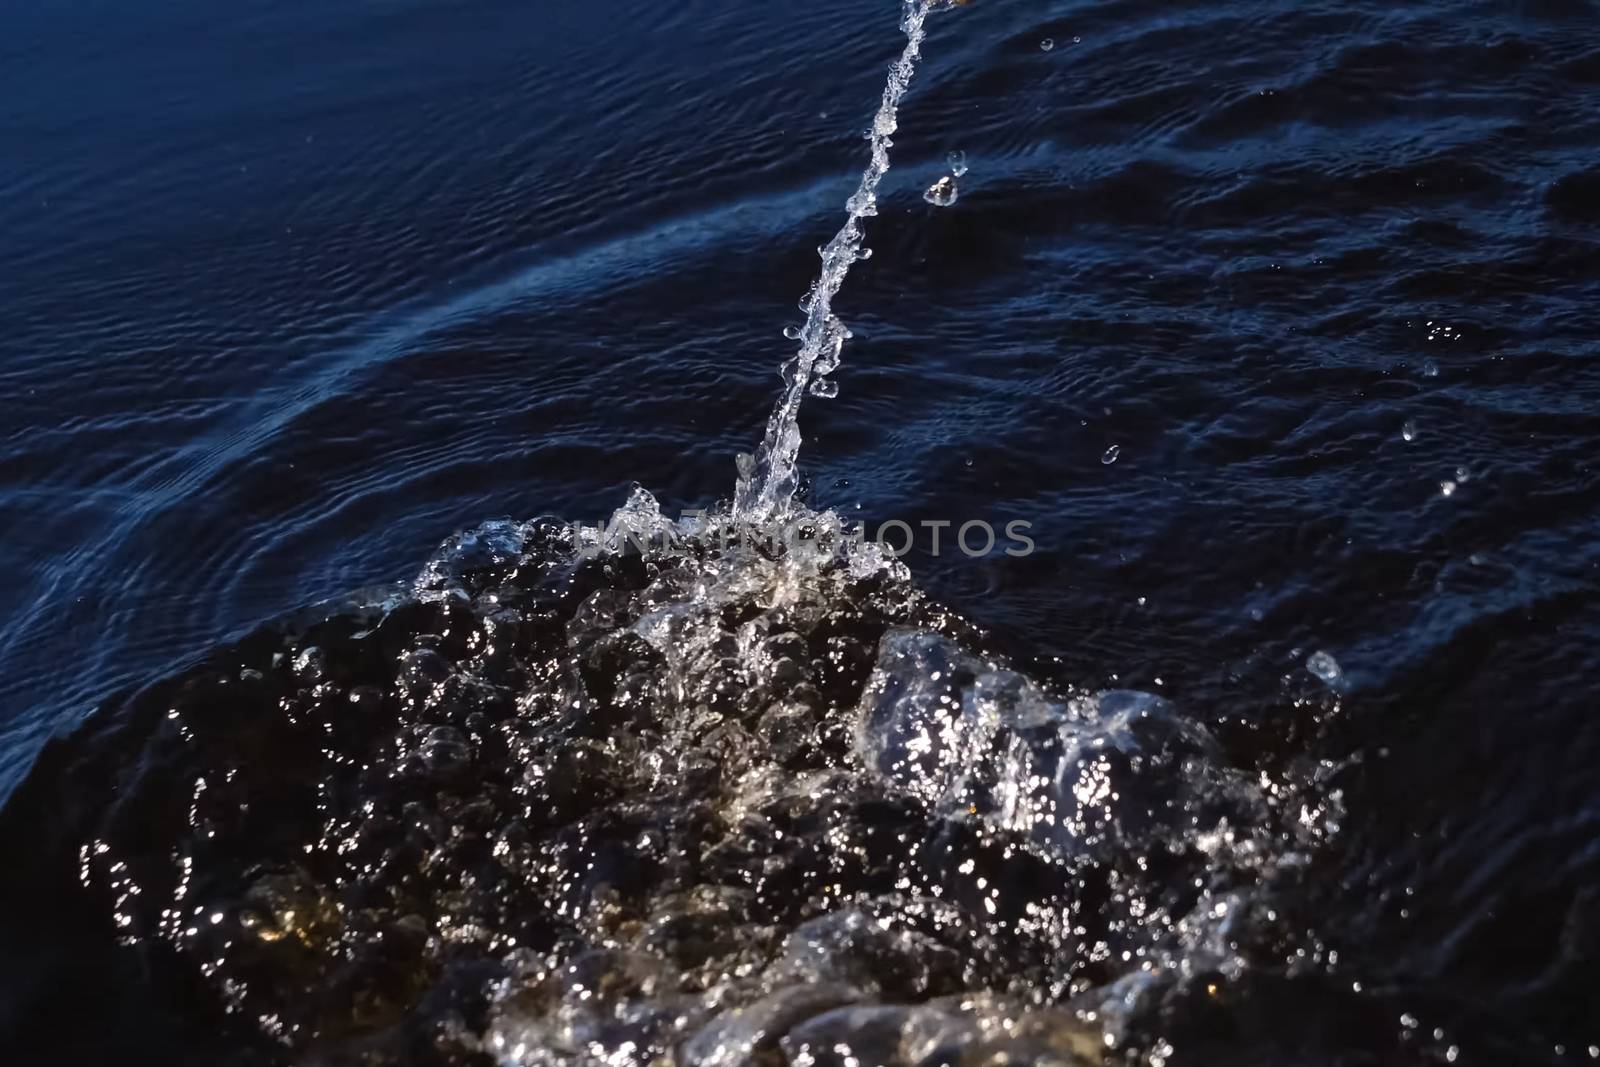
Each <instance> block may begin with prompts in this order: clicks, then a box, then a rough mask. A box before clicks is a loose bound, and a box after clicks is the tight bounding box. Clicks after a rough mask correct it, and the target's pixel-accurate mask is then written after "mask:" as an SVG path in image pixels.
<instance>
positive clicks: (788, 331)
mask: <svg viewBox="0 0 1600 1067" xmlns="http://www.w3.org/2000/svg"><path fill="white" fill-rule="evenodd" d="M783 336H785V337H787V338H788V339H789V340H791V341H798V340H800V327H798V326H792V325H791V326H785V327H784V328H783ZM1407 440H1410V438H1407Z"/></svg>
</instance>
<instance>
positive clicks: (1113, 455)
mask: <svg viewBox="0 0 1600 1067" xmlns="http://www.w3.org/2000/svg"><path fill="white" fill-rule="evenodd" d="M1120 455H1122V446H1121V445H1112V446H1111V447H1110V448H1108V449H1106V454H1105V455H1103V456H1101V457H1100V462H1101V463H1104V464H1105V465H1106V466H1108V467H1109V466H1111V465H1112V464H1113V463H1115V462H1116V461H1117V457H1118V456H1120Z"/></svg>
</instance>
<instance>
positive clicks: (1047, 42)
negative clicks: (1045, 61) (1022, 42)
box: [1039, 37, 1056, 52]
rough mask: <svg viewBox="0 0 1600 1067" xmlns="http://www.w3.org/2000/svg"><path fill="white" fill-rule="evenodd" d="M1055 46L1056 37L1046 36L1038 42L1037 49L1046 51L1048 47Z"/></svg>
mask: <svg viewBox="0 0 1600 1067" xmlns="http://www.w3.org/2000/svg"><path fill="white" fill-rule="evenodd" d="M1055 46H1056V39H1055V38H1054V37H1046V38H1045V39H1044V40H1042V41H1040V42H1039V51H1041V52H1048V51H1050V49H1052V48H1054V47H1055Z"/></svg>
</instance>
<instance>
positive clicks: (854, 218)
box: [734, 0, 946, 523]
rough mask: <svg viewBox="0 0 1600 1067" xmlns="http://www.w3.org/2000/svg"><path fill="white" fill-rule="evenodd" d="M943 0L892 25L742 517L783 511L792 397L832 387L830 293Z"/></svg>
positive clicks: (874, 197)
mask: <svg viewBox="0 0 1600 1067" xmlns="http://www.w3.org/2000/svg"><path fill="white" fill-rule="evenodd" d="M945 2H946V0H905V2H904V12H903V14H902V16H901V19H900V28H901V30H902V31H904V33H905V35H906V45H905V49H904V50H903V51H902V52H901V53H900V58H899V59H897V60H895V62H894V63H893V64H891V65H890V67H889V80H888V83H887V84H886V85H885V86H884V87H883V101H882V103H881V104H880V105H879V106H878V113H877V115H876V116H874V118H873V120H872V129H871V131H870V133H869V134H868V139H869V140H870V141H871V143H872V158H871V159H870V160H869V161H868V163H867V169H866V170H865V171H864V172H862V175H861V184H860V185H859V186H858V187H857V188H856V191H855V193H854V194H853V195H852V196H851V197H850V199H849V200H848V201H847V202H846V204H845V207H846V209H847V210H848V212H849V215H848V217H847V218H846V219H845V222H844V225H843V226H842V227H841V228H840V229H839V232H838V233H836V234H835V235H834V237H833V240H831V241H829V242H828V243H827V244H826V245H824V246H823V247H822V249H821V255H822V270H821V272H820V273H819V274H818V275H817V280H816V282H815V283H813V284H812V286H811V291H810V292H809V293H807V294H806V296H805V298H804V299H803V300H801V302H800V310H802V311H804V312H805V313H806V321H805V325H804V326H802V327H801V329H800V335H799V340H800V351H799V352H798V353H796V354H795V356H794V358H793V359H791V360H790V361H789V362H788V363H787V364H785V365H784V368H783V384H784V387H783V395H782V397H781V398H780V399H779V401H778V405H777V407H776V408H774V409H773V412H772V416H771V418H769V419H768V420H767V432H766V436H765V437H764V438H763V439H762V442H761V445H760V447H759V448H758V449H757V450H756V453H755V455H754V456H750V455H743V456H740V457H739V483H738V488H737V489H736V490H735V493H734V514H735V516H737V517H738V518H740V519H742V520H744V521H746V522H752V523H758V522H764V521H767V520H770V519H772V518H775V517H778V516H782V515H784V514H786V513H787V512H788V511H789V510H790V508H791V506H792V504H793V501H794V494H795V489H796V487H797V486H798V483H799V473H798V470H797V468H796V460H797V458H798V456H799V453H800V427H799V421H798V420H799V416H800V403H801V401H802V400H803V399H804V398H805V394H806V393H807V392H808V391H809V392H811V393H813V394H814V395H817V396H823V397H827V396H832V395H833V394H834V393H836V392H837V391H838V390H837V387H836V386H835V385H834V383H832V382H830V381H825V380H826V378H827V375H828V374H830V373H832V372H833V370H834V369H836V368H837V367H838V365H839V355H840V352H841V350H842V349H843V347H844V342H845V341H846V340H848V339H849V337H850V331H849V330H848V329H847V328H846V327H845V325H844V323H842V322H840V321H839V318H838V316H836V315H835V314H834V313H833V298H834V297H835V296H837V295H838V294H839V289H840V288H841V287H842V286H843V285H844V279H845V276H846V275H847V274H849V273H850V267H851V265H852V264H854V263H856V262H857V261H858V260H861V259H865V258H866V255H865V254H864V252H863V249H862V247H861V241H862V237H863V234H862V229H861V224H862V220H863V219H868V218H871V217H872V216H874V215H876V214H877V213H878V184H879V183H880V182H881V181H882V180H883V176H884V175H885V174H887V173H888V171H889V149H890V147H891V146H892V145H893V144H894V141H893V136H894V133H895V131H896V130H897V129H898V128H899V120H898V118H897V114H898V111H899V108H900V99H901V97H903V96H905V92H906V88H907V87H908V86H909V85H910V84H911V77H912V75H913V74H915V73H916V68H917V60H918V58H919V57H920V56H921V54H922V42H923V38H924V37H925V36H926V28H925V25H926V21H927V18H928V13H929V12H930V11H932V10H933V9H934V8H935V7H939V6H943V4H944V3H945ZM813 382H815V383H816V384H815V387H813Z"/></svg>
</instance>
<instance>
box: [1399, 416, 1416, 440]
mask: <svg viewBox="0 0 1600 1067" xmlns="http://www.w3.org/2000/svg"><path fill="white" fill-rule="evenodd" d="M1400 436H1401V437H1404V438H1405V439H1406V440H1407V441H1415V440H1416V439H1417V420H1416V419H1407V420H1406V421H1405V425H1404V426H1401V427H1400Z"/></svg>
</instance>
